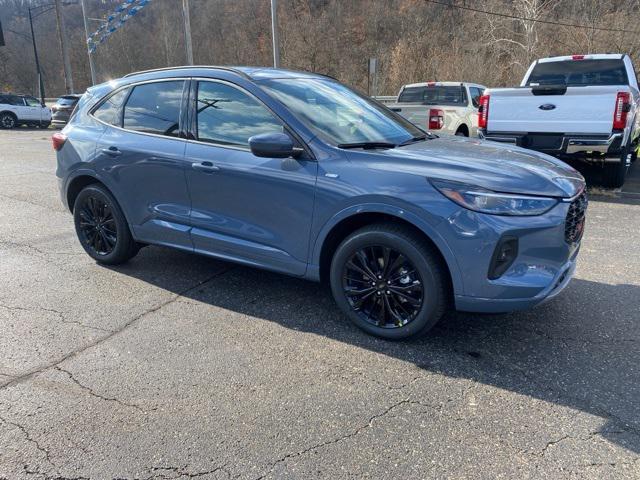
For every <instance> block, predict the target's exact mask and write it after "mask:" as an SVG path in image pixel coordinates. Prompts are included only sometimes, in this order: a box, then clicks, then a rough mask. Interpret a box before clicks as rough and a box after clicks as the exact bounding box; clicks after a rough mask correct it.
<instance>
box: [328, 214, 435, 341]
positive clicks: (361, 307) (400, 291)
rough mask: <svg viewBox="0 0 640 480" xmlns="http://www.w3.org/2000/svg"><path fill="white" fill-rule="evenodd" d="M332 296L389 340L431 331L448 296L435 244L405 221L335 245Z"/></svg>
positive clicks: (352, 316)
mask: <svg viewBox="0 0 640 480" xmlns="http://www.w3.org/2000/svg"><path fill="white" fill-rule="evenodd" d="M330 281H331V290H332V292H333V296H334V298H335V300H336V302H337V304H338V306H339V307H340V308H341V309H342V311H343V312H344V313H346V315H347V316H348V317H349V319H350V320H351V321H352V322H353V323H354V324H355V325H356V326H357V327H359V328H361V329H362V330H364V331H366V332H368V333H370V334H372V335H376V336H378V337H382V338H386V339H389V340H400V339H404V338H408V337H417V336H420V335H423V334H425V333H427V332H428V331H429V330H430V329H431V328H432V327H433V326H434V325H435V324H436V323H437V322H438V320H440V318H441V317H442V315H443V313H444V310H445V306H446V299H447V292H446V282H445V273H444V269H443V267H442V265H441V262H440V261H439V259H438V257H437V255H436V254H435V252H434V251H433V248H432V247H431V246H430V245H429V244H428V243H427V242H426V241H425V240H424V239H423V238H421V236H420V235H418V234H416V233H415V232H413V231H412V230H411V229H409V228H406V227H403V226H401V225H395V224H393V223H390V224H386V223H385V224H375V225H370V226H367V227H364V228H362V229H360V230H358V231H356V232H354V233H353V234H352V235H350V236H349V237H348V238H346V239H345V240H344V241H343V242H342V243H341V244H340V246H339V247H338V248H337V250H336V252H335V254H334V257H333V260H332V262H331V270H330Z"/></svg>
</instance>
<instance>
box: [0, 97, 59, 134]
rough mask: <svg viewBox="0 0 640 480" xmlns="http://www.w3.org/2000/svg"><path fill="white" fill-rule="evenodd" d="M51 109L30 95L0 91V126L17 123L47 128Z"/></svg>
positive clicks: (16, 124)
mask: <svg viewBox="0 0 640 480" xmlns="http://www.w3.org/2000/svg"><path fill="white" fill-rule="evenodd" d="M50 124H51V110H50V109H49V108H48V107H47V106H45V105H43V104H41V103H40V100H38V99H37V98H35V97H32V96H31V95H15V94H13V93H0V128H14V127H17V126H19V125H27V126H29V127H40V128H48V127H49V125H50Z"/></svg>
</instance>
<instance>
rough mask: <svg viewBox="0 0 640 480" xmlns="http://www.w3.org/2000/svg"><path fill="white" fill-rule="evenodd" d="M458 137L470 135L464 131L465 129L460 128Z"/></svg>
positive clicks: (457, 133)
mask: <svg viewBox="0 0 640 480" xmlns="http://www.w3.org/2000/svg"><path fill="white" fill-rule="evenodd" d="M456 137H468V135H467V134H466V133H464V130H458V131H457V132H456Z"/></svg>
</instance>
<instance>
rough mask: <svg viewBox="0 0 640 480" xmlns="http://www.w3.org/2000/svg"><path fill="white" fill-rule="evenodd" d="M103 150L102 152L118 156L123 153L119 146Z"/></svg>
mask: <svg viewBox="0 0 640 480" xmlns="http://www.w3.org/2000/svg"><path fill="white" fill-rule="evenodd" d="M101 151H102V153H104V154H105V155H109V156H110V157H118V156H120V155H122V152H121V151H120V150H118V147H109V148H103V149H102V150H101Z"/></svg>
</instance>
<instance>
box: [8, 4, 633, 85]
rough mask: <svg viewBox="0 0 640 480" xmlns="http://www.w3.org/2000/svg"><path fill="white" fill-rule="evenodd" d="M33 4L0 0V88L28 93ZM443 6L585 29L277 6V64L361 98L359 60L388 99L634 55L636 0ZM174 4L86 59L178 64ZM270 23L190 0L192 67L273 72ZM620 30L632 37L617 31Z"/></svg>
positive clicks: (151, 11)
mask: <svg viewBox="0 0 640 480" xmlns="http://www.w3.org/2000/svg"><path fill="white" fill-rule="evenodd" d="M43 3H47V0H42V1H37V0H0V19H1V20H2V24H3V27H4V36H5V40H6V46H5V47H0V90H11V91H16V92H30V93H36V90H37V89H36V73H35V66H34V60H33V51H32V46H31V40H30V37H29V23H28V18H27V7H28V6H30V5H32V6H33V5H39V4H43ZM119 3H120V0H87V7H88V9H89V12H88V13H89V15H88V16H89V17H92V18H103V17H104V16H106V15H107V14H109V13H110V12H112V11H113V10H114V9H115V7H116V6H117V5H118V4H119ZM442 3H453V4H455V5H460V6H467V7H470V8H473V9H478V10H485V11H491V12H495V13H501V14H506V15H511V16H515V17H523V18H526V19H544V20H545V21H550V22H560V23H569V24H577V25H584V26H585V27H579V28H578V27H568V26H559V25H551V24H544V23H537V22H533V21H530V20H522V19H513V18H505V17H502V16H497V15H488V14H485V13H479V12H473V11H469V10H463V9H460V8H454V7H451V6H446V5H441V4H438V2H430V1H427V0H279V28H280V30H279V32H280V42H281V61H282V66H283V67H288V68H294V69H303V70H310V71H316V72H320V73H325V74H329V75H332V76H334V77H336V78H338V79H340V80H342V81H344V82H346V83H348V84H350V85H352V86H355V87H357V88H359V89H361V90H365V91H366V88H367V59H368V58H369V57H376V58H378V61H379V76H378V92H379V93H380V94H394V93H396V91H397V90H398V87H399V86H400V85H401V84H403V83H408V82H414V81H424V80H465V81H475V82H479V83H482V84H485V85H489V86H502V85H513V84H517V83H518V82H519V80H520V78H521V77H522V74H523V72H524V71H525V70H526V68H527V66H528V65H529V63H530V61H531V60H533V59H535V58H538V57H542V56H548V55H553V54H574V53H590V52H591V53H593V52H625V53H629V54H631V55H632V57H633V58H634V60H635V61H636V64H637V63H638V60H639V59H640V58H639V50H638V41H639V40H640V33H638V32H636V29H638V30H640V22H639V20H640V8H639V4H640V1H639V0H609V1H598V0H513V1H509V0H482V1H470V0H466V1H465V0H455V1H452V0H442ZM181 4H182V2H181V0H153V1H152V2H151V3H150V4H149V5H148V6H147V7H146V8H145V9H144V10H142V11H141V12H140V13H139V14H138V15H137V16H136V17H134V18H132V19H131V20H130V21H129V22H128V23H127V24H126V25H125V26H124V27H123V28H122V29H121V30H118V31H117V32H116V33H115V34H114V35H113V36H112V37H111V38H110V39H109V40H108V41H107V42H106V43H105V44H103V45H101V46H100V47H99V48H98V50H97V52H96V54H95V61H96V65H97V69H98V79H99V80H100V81H104V80H108V79H109V78H114V77H118V76H121V75H123V74H125V73H128V72H131V71H134V70H141V69H147V68H155V67H162V66H167V65H180V64H184V63H185V62H186V60H185V47H184V33H183V27H182V10H181ZM62 13H63V16H64V22H65V24H66V37H67V40H68V42H69V48H70V53H71V63H72V70H73V78H74V83H75V86H76V91H83V90H84V89H85V88H86V87H87V86H88V85H89V84H90V75H89V66H88V61H87V53H86V46H85V38H84V37H85V35H84V27H83V23H82V15H81V9H80V6H79V5H71V6H65V7H63V8H62ZM270 22H271V20H270V2H269V0H191V27H192V37H193V46H194V58H195V63H196V64H206V65H271V61H272V57H271V55H272V53H271V25H270ZM91 25H92V26H93V27H94V28H97V26H98V25H99V23H98V22H97V21H91ZM596 28H609V29H613V30H616V31H602V30H596ZM34 29H35V33H36V40H37V45H38V50H39V52H38V53H39V56H40V59H41V63H42V68H43V77H44V82H45V87H46V90H47V96H55V95H59V94H62V93H64V78H63V67H62V58H61V53H60V46H59V43H58V37H57V34H56V22H55V15H54V14H53V12H49V13H47V14H45V15H42V16H40V17H38V18H36V19H35V20H34ZM624 29H626V30H630V31H633V33H628V32H620V31H619V30H624ZM14 32H17V33H14ZM21 34H22V35H21ZM23 35H26V37H25V36H23Z"/></svg>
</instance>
